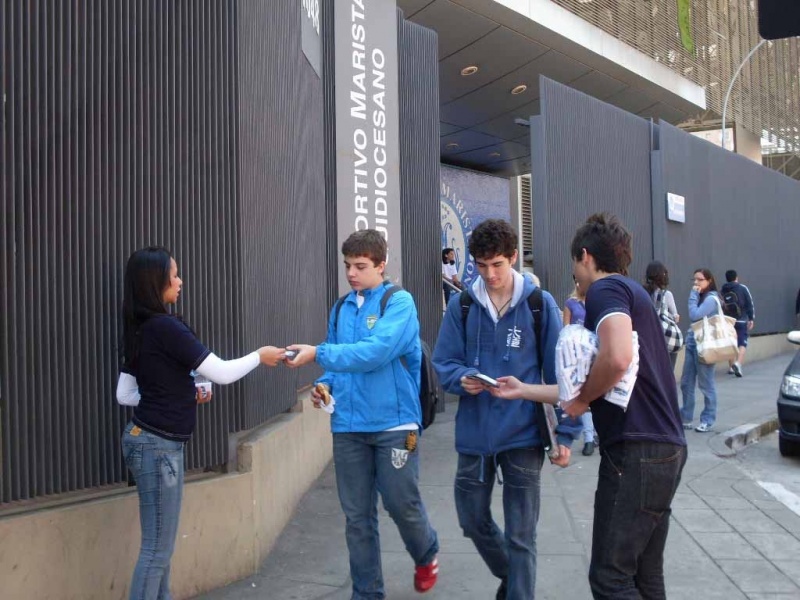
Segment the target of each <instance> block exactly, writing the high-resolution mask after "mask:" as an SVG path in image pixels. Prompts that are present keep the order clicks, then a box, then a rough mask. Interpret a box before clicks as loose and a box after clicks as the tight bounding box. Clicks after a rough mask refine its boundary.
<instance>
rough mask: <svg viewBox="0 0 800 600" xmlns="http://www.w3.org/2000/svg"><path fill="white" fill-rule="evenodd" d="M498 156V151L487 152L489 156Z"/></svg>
mask: <svg viewBox="0 0 800 600" xmlns="http://www.w3.org/2000/svg"><path fill="white" fill-rule="evenodd" d="M498 156H500V153H499V152H489V158H497V157H498Z"/></svg>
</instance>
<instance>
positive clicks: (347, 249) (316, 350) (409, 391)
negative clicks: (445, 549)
mask: <svg viewBox="0 0 800 600" xmlns="http://www.w3.org/2000/svg"><path fill="white" fill-rule="evenodd" d="M342 254H343V255H344V264H345V267H346V270H347V281H348V283H349V284H350V287H351V288H352V291H351V292H350V293H349V294H347V296H345V297H344V298H343V299H342V300H340V301H339V302H337V303H336V305H335V306H334V307H333V309H332V310H331V314H330V317H329V319H328V336H327V338H326V340H325V342H324V343H322V344H320V345H318V346H309V345H305V344H293V345H291V346H288V347H287V350H294V351H297V355H296V356H295V357H294V359H292V360H287V361H286V364H287V366H289V367H300V366H302V365H305V364H307V363H310V362H316V363H317V364H318V365H320V366H321V367H322V368H323V369H324V370H325V372H324V373H323V375H322V377H320V378H319V379H318V380H317V381H316V382H315V384H316V385H315V388H314V391H313V392H312V401H313V403H314V406H315V407H317V408H319V407H321V406H323V405H325V408H326V412H331V431H332V432H333V462H334V465H335V467H336V487H337V489H338V492H339V501H340V503H341V506H342V511H343V512H344V514H345V517H346V527H345V537H346V538H347V548H348V551H349V553H350V575H351V578H352V580H353V594H352V598H355V599H359V600H361V599H367V598H369V599H380V598H385V590H384V583H383V574H382V571H381V552H380V538H379V534H378V518H377V511H378V494H379V493H380V495H381V497H382V498H383V505H384V506H385V508H386V510H387V511H388V512H389V516H391V517H392V520H394V522H395V524H396V525H397V528H398V530H399V531H400V536H401V537H402V538H403V542H404V544H405V547H406V550H407V551H408V553H409V554H410V555H411V558H412V559H413V560H414V564H415V572H414V588H415V589H416V591H417V592H427V591H428V590H430V589H431V588H432V587H433V586H434V585H435V584H436V580H437V577H438V572H439V563H438V560H437V556H436V555H437V553H438V551H439V541H438V537H437V535H436V531H435V530H434V529H433V527H432V526H431V524H430V521H429V519H428V514H427V511H426V510H425V505H424V504H423V503H422V498H421V497H420V492H419V430H420V428H421V426H422V423H423V420H422V414H421V411H420V372H421V366H422V350H421V346H420V339H419V319H418V317H417V309H416V306H415V305H414V299H413V298H412V297H411V294H409V293H408V292H407V291H405V290H402V289H401V290H396V291H394V292H393V293H392V295H391V297H390V298H389V300H388V302H386V304H385V306H382V300H383V298H384V296H385V295H386V294H388V293H389V290H391V289H393V287H392V286H391V284H389V285H386V283H385V282H384V277H383V273H384V269H385V268H386V256H387V248H386V240H385V239H384V238H383V236H382V235H381V234H380V233H379V232H377V231H375V230H371V229H366V230H362V231H357V232H355V233H353V234H352V235H350V237H348V238H347V239H346V240H345V242H344V244H342ZM331 399H332V400H331ZM331 407H332V410H331Z"/></svg>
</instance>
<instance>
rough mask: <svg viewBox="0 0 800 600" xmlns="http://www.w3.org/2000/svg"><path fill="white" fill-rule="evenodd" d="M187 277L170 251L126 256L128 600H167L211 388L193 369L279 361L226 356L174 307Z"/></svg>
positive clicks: (221, 371) (268, 350) (280, 353)
mask: <svg viewBox="0 0 800 600" xmlns="http://www.w3.org/2000/svg"><path fill="white" fill-rule="evenodd" d="M182 284H183V282H182V281H181V279H180V278H179V277H178V265H177V263H176V262H175V259H174V258H172V256H171V255H170V253H169V251H167V250H166V249H164V248H159V247H148V248H142V249H141V250H137V251H136V252H134V253H133V254H132V255H131V257H130V258H129V259H128V264H127V266H126V268H125V290H124V298H123V303H122V313H123V319H124V329H123V339H124V357H123V367H122V370H121V373H120V377H119V382H118V384H117V400H118V401H119V403H120V404H124V405H128V406H134V407H135V408H134V410H133V418H132V419H131V421H130V422H129V423H128V425H127V426H126V427H125V432H124V433H123V435H122V452H123V456H124V458H125V463H126V465H127V466H128V469H130V471H131V473H132V474H133V476H134V478H135V479H136V486H137V491H138V493H139V520H140V524H141V528H142V545H141V549H140V551H139V560H138V561H137V563H136V568H135V570H134V572H133V580H132V581H131V590H130V599H131V600H169V599H170V598H171V597H172V596H171V595H170V593H169V569H170V560H171V558H172V552H173V550H174V548H175V537H176V535H177V532H178V518H179V516H180V510H181V499H182V495H183V474H184V462H183V450H184V446H185V444H186V442H187V441H188V440H189V438H190V437H191V435H192V431H193V430H194V427H195V420H196V414H197V405H198V404H202V403H205V402H208V401H210V400H211V391H210V389H207V388H206V387H203V386H198V387H196V386H195V382H194V379H193V377H192V372H193V371H195V372H196V373H198V374H199V375H201V376H203V377H204V378H207V379H208V380H210V381H212V382H214V383H219V384H225V383H232V382H234V381H236V380H238V379H240V378H242V377H244V376H245V375H246V374H247V373H249V372H250V371H252V370H253V369H255V368H256V367H257V366H258V365H259V364H265V365H268V366H271V367H274V366H275V365H276V364H278V362H279V361H281V360H283V359H284V358H285V356H286V355H285V351H284V349H283V348H276V347H274V346H264V347H262V348H259V349H258V350H256V351H255V352H252V353H250V354H248V355H247V356H243V357H242V358H239V359H236V360H228V361H225V360H222V359H220V358H218V357H217V356H216V355H215V354H213V353H212V352H211V351H210V350H209V349H208V348H206V347H205V346H204V345H203V344H202V342H200V340H198V339H197V337H196V336H195V334H194V332H193V331H192V330H191V329H190V328H189V327H188V326H187V325H186V324H185V323H184V322H183V321H182V320H181V319H180V318H179V317H176V316H173V315H171V314H170V312H169V308H168V306H169V305H171V304H175V303H176V302H177V301H178V296H179V295H180V292H181V285H182Z"/></svg>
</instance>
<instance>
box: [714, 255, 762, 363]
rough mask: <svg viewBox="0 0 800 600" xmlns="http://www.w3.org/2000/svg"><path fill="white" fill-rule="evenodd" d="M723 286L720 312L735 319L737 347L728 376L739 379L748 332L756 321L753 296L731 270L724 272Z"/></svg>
mask: <svg viewBox="0 0 800 600" xmlns="http://www.w3.org/2000/svg"><path fill="white" fill-rule="evenodd" d="M725 281H726V283H725V285H723V286H722V290H720V296H721V297H722V298H721V300H722V312H723V313H725V315H727V316H728V317H733V318H734V319H736V325H735V327H736V338H737V342H738V345H739V356H738V357H737V359H736V361H728V375H736V377H741V376H742V375H743V373H742V364H743V363H744V353H745V351H746V350H747V342H748V339H749V337H750V335H749V331H750V330H751V329H752V328H753V325H754V324H755V320H756V313H755V307H754V305H753V296H751V295H750V290H749V289H748V288H747V286H746V285H743V284H741V283H739V275H738V274H737V273H736V271H734V270H733V269H730V270H728V271H725Z"/></svg>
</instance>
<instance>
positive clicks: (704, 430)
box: [694, 423, 711, 433]
mask: <svg viewBox="0 0 800 600" xmlns="http://www.w3.org/2000/svg"><path fill="white" fill-rule="evenodd" d="M694 430H695V431H699V432H700V433H708V432H709V431H711V425H709V424H708V423H700V425H698V426H697V427H695V428H694Z"/></svg>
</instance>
